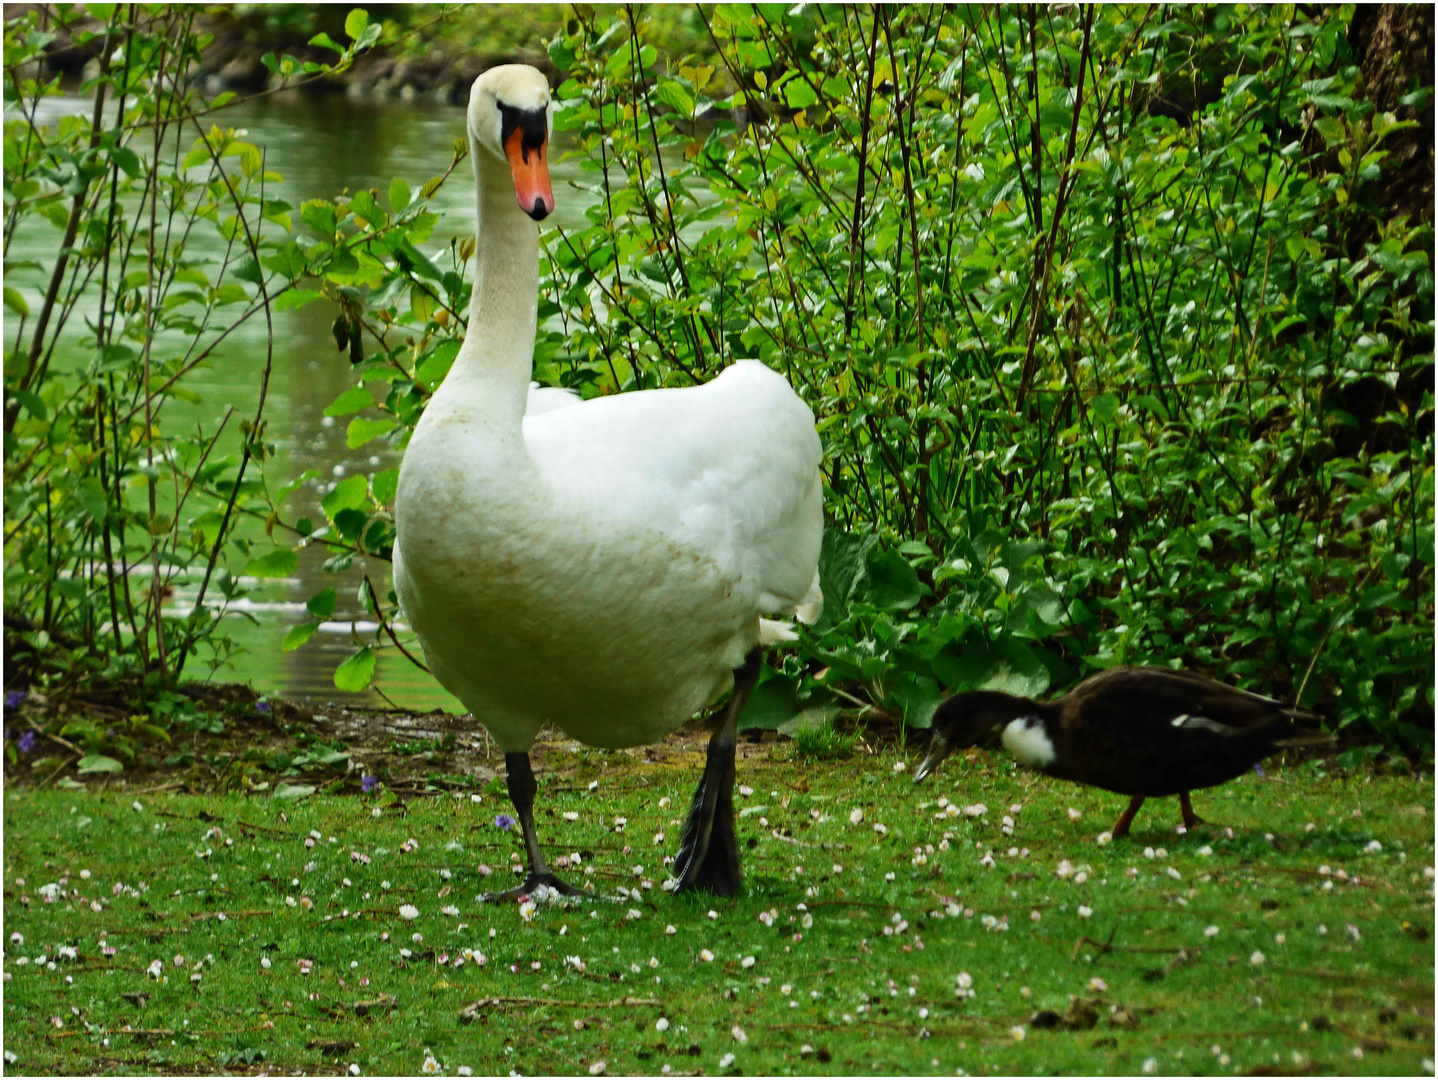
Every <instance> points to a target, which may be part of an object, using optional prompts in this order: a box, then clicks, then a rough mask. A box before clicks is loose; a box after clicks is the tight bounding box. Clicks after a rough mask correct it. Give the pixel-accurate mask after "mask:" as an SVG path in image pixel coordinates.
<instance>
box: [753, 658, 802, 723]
mask: <svg viewBox="0 0 1438 1080" xmlns="http://www.w3.org/2000/svg"><path fill="white" fill-rule="evenodd" d="M765 670H766V671H768V672H770V674H769V677H768V678H766V679H764V680H762V681H761V682H760V683H759V685H758V686H756V687H754V689H753V690H751V691H750V692H749V699H748V700H747V701H745V702H744V708H743V709H741V710H740V711H739V730H740V731H749V730H751V729H759V730H762V731H774V730H776V729H777V728H778V727H779V725H780V724H782V723H784V722H785V721H787V720H792V719H793V718H794V716H795V715H797V713H798V712H799V706H798V705H796V704H795V702H794V695H795V693H796V692H797V691H798V689H799V684H798V683H797V682H796V681H795V680H793V679H790V678H789V677H788V676H786V675H780V674H778V673H777V672H773V670H772V669H769V668H766V669H765Z"/></svg>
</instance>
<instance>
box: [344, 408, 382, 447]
mask: <svg viewBox="0 0 1438 1080" xmlns="http://www.w3.org/2000/svg"><path fill="white" fill-rule="evenodd" d="M393 430H394V421H393V420H392V419H385V420H366V419H365V418H364V417H362V416H356V417H355V418H354V419H353V420H351V421H350V423H349V427H348V428H346V429H345V445H346V446H348V447H349V448H350V449H351V450H358V449H359V448H360V447H361V446H363V445H364V444H365V443H367V442H369V441H370V440H371V439H377V438H379V436H381V435H384V434H387V433H388V432H390V431H393Z"/></svg>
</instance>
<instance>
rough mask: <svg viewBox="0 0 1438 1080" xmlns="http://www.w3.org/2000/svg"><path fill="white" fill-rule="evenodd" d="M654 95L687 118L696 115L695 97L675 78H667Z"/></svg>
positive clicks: (657, 87) (655, 89)
mask: <svg viewBox="0 0 1438 1080" xmlns="http://www.w3.org/2000/svg"><path fill="white" fill-rule="evenodd" d="M654 96H655V97H656V98H658V99H659V100H660V101H661V102H663V103H664V104H665V105H668V106H669V107H670V108H671V109H673V110H674V111H675V112H677V113H678V114H679V115H680V116H682V117H684V118H685V119H686V120H687V119H689V118H690V117H692V116H693V115H694V99H693V98H692V97H691V96H690V94H689V91H688V90H686V89H684V87H683V86H682V85H681V84H680V83H677V82H675V81H674V80H673V79H666V80H664V81H663V82H661V83H660V84H659V85H658V86H656V87H655V88H654Z"/></svg>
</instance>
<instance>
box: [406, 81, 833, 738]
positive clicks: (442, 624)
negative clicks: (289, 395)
mask: <svg viewBox="0 0 1438 1080" xmlns="http://www.w3.org/2000/svg"><path fill="white" fill-rule="evenodd" d="M506 70H517V71H520V72H529V73H530V75H533V76H534V77H535V78H539V87H538V88H533V87H532V84H529V83H526V79H527V78H529V76H515V79H516V80H518V82H517V84H516V85H512V86H504V87H503V93H504V95H505V98H506V100H507V101H508V103H509V104H511V105H514V104H518V103H519V102H516V101H515V97H516V96H522V95H523V94H524V93H526V92H529V91H530V90H531V89H533V92H534V93H535V94H536V95H537V94H538V93H539V92H540V90H541V89H542V90H543V92H544V94H545V98H544V100H547V87H544V86H543V81H542V77H538V76H537V74H536V73H533V72H532V69H506ZM493 75H495V73H494V72H491V73H489V75H486V76H482V77H481V80H480V82H484V81H485V80H486V79H489V78H490V77H491V76H493ZM493 100H494V99H493V97H490V98H489V99H488V102H487V103H486V102H485V101H483V100H481V94H480V86H479V84H478V83H477V84H476V88H475V91H474V93H473V94H472V96H471V103H470V123H469V129H470V137H471V149H472V158H473V161H474V164H475V170H476V174H477V186H478V200H479V221H480V224H479V240H478V251H477V259H478V265H477V268H476V274H475V288H474V298H473V303H472V308H471V313H470V323H469V330H468V335H467V337H466V339H465V342H464V345H463V347H462V348H461V349H460V352H459V355H458V357H457V358H456V360H455V363H454V366H453V368H452V369H451V371H450V373H449V375H448V376H447V377H446V379H445V381H444V383H443V385H441V386H440V388H439V389H438V390H437V391H436V393H435V395H434V398H433V399H432V400H431V402H430V403H429V406H428V408H427V409H426V411H425V414H424V417H423V418H422V419H421V421H420V423H419V425H418V427H417V428H416V429H415V433H414V436H413V438H412V440H411V442H410V445H409V448H408V450H407V452H406V454H405V458H404V463H403V465H402V467H401V469H400V479H399V492H398V496H397V500H396V519H397V529H398V537H397V540H396V543H395V549H394V581H395V589H396V592H397V594H398V596H399V599H400V602H401V604H402V606H403V607H404V610H405V614H406V616H407V618H408V621H409V623H410V625H411V626H412V627H413V628H414V630H415V632H416V633H417V634H418V636H419V639H420V642H421V644H422V646H423V648H424V653H425V657H426V659H427V660H428V661H429V665H430V667H431V669H432V670H433V672H434V674H435V676H436V677H437V678H438V679H439V681H440V682H441V683H442V684H443V685H444V686H445V687H446V688H447V689H448V690H449V691H450V692H452V693H453V694H454V695H455V696H456V697H458V698H459V699H460V700H461V701H462V702H464V704H465V706H466V707H468V708H469V709H471V710H472V711H473V713H474V715H475V718H476V719H478V720H479V721H480V722H481V723H483V724H484V726H485V727H486V728H487V729H488V730H489V731H490V732H491V734H493V736H494V738H495V740H496V742H497V743H498V744H499V746H500V747H501V748H502V749H503V750H504V751H505V752H506V753H515V752H522V751H527V750H528V749H529V747H530V745H531V744H532V742H533V740H534V737H535V735H536V734H537V733H538V731H539V729H540V727H541V726H542V725H543V724H544V723H545V722H546V721H551V722H553V723H554V724H555V725H556V726H558V727H559V728H560V729H562V730H563V731H564V732H566V733H567V734H569V735H570V736H572V737H573V738H575V739H578V740H579V741H581V742H583V743H586V744H589V745H592V746H603V747H623V746H633V745H638V744H642V743H648V742H653V741H655V740H657V739H660V738H662V737H663V736H664V735H665V734H667V733H668V732H670V731H672V730H674V729H675V728H676V727H678V726H679V725H680V724H682V723H684V721H686V720H687V719H689V718H690V717H691V716H692V715H693V714H694V713H695V712H696V711H697V710H699V709H701V708H703V707H704V706H705V705H706V704H708V703H709V702H711V701H713V700H714V699H715V698H716V697H718V696H719V695H720V694H722V693H723V692H724V690H725V689H727V688H728V686H729V685H730V681H731V676H732V672H733V670H734V669H735V668H736V667H738V666H739V665H740V664H741V663H742V662H743V659H744V657H745V655H746V654H747V653H748V652H749V651H750V650H751V649H753V648H754V647H755V646H756V645H757V644H759V643H760V640H761V622H762V623H764V624H766V625H765V627H764V629H766V630H767V631H769V632H768V634H766V635H765V636H766V637H768V638H770V639H772V638H773V637H776V636H780V635H778V634H776V633H774V630H775V628H774V627H773V625H772V624H769V623H768V620H765V619H761V616H773V615H783V614H789V613H797V614H799V615H800V617H801V618H805V619H806V620H810V621H811V620H812V619H813V618H815V617H817V615H818V608H819V603H820V597H819V593H818V586H817V582H818V578H817V571H816V568H817V564H818V556H819V545H820V539H821V534H822V506H821V492H822V488H821V483H820V477H819V472H818V466H819V460H820V456H821V448H820V444H819V437H818V435H817V433H816V432H815V430H814V418H813V414H812V413H811V412H810V410H809V408H808V406H807V405H805V404H804V402H803V401H801V400H800V399H799V397H798V396H797V395H796V394H795V393H794V391H793V390H792V389H791V388H790V387H789V384H788V383H787V382H786V381H785V380H784V378H783V377H782V376H780V375H778V374H777V373H775V372H774V371H771V370H770V369H769V368H767V367H765V366H763V365H762V364H759V363H757V362H753V361H746V362H740V363H737V364H735V365H733V366H732V367H730V368H727V369H726V370H725V371H724V372H723V373H722V374H721V375H720V376H719V377H718V378H716V379H714V380H713V381H712V382H710V383H707V384H705V385H702V386H697V387H691V388H685V389H668V390H648V391H641V392H635V393H629V394H622V395H617V396H613V397H601V398H595V399H592V400H590V401H583V402H580V401H577V400H576V399H574V398H573V397H572V396H571V395H564V394H563V392H560V391H549V390H544V389H539V390H533V389H531V387H530V381H529V380H530V374H531V368H532V354H533V344H534V331H535V315H536V304H537V292H538V230H537V227H536V226H535V224H534V222H533V221H531V220H530V219H529V217H528V216H527V215H526V214H525V213H524V211H522V210H521V209H520V208H519V206H518V204H517V203H516V200H515V196H514V188H513V187H512V186H511V183H510V178H509V175H508V172H507V170H506V167H505V164H504V160H503V158H502V157H500V156H498V151H497V150H494V149H492V148H490V146H492V145H496V144H497V140H495V139H490V138H487V137H486V130H485V124H486V123H487V122H488V120H487V117H486V116H485V114H484V113H483V112H479V111H478V110H480V109H481V108H482V107H484V106H485V105H486V104H487V105H488V108H490V109H493V108H494V106H493ZM556 395H559V396H556ZM561 397H562V398H563V400H561Z"/></svg>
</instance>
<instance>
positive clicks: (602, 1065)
mask: <svg viewBox="0 0 1438 1080" xmlns="http://www.w3.org/2000/svg"><path fill="white" fill-rule="evenodd" d="M607 1068H609V1062H607V1061H605V1060H604V1059H603V1058H600V1059H599V1060H598V1061H596V1062H595V1063H594V1064H593V1065H591V1066H589V1075H590V1076H603V1075H604V1070H605V1069H607Z"/></svg>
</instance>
